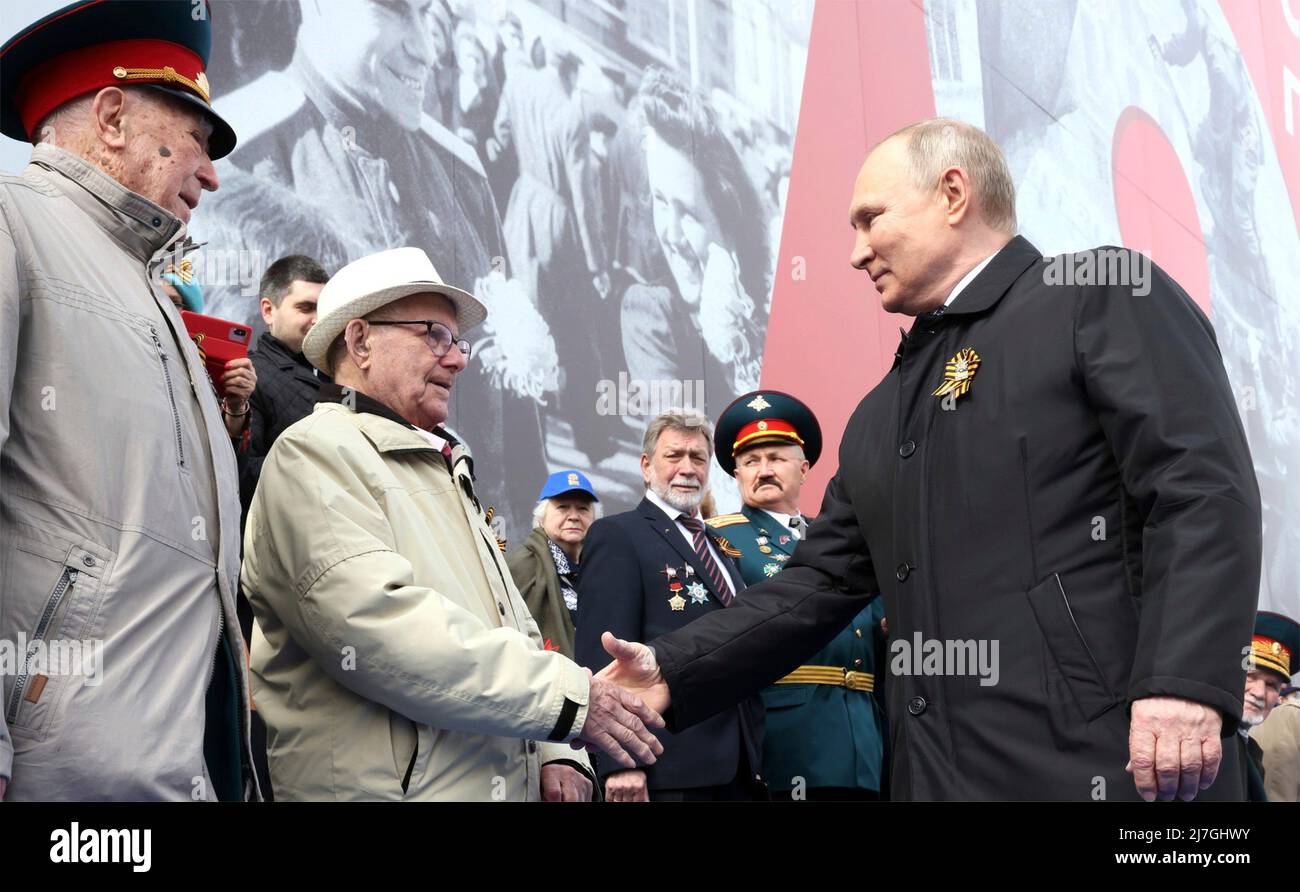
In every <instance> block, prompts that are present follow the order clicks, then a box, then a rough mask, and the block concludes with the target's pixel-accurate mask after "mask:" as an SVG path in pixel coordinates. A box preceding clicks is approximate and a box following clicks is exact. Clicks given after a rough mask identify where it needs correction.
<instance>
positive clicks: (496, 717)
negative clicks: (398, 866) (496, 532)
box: [242, 248, 663, 801]
mask: <svg viewBox="0 0 1300 892" xmlns="http://www.w3.org/2000/svg"><path fill="white" fill-rule="evenodd" d="M486 315H487V311H486V309H485V308H484V306H483V304H481V303H480V302H479V301H478V300H476V299H475V298H474V297H473V296H472V295H470V294H468V293H467V292H465V291H462V290H461V289H459V288H454V287H452V286H450V285H447V284H445V283H444V282H443V281H442V279H441V278H439V276H438V273H437V272H436V271H435V269H434V267H433V264H432V263H431V262H430V260H429V258H428V257H427V256H426V255H425V253H424V252H423V251H421V250H420V249H418V248H397V249H394V250H390V251H383V252H380V253H378V254H373V255H371V256H368V257H364V258H362V259H360V260H357V261H355V262H353V263H351V264H349V265H347V266H345V267H344V268H343V269H341V270H339V272H338V273H337V274H336V275H335V276H334V278H332V279H331V280H330V282H329V283H328V284H327V285H326V286H325V288H324V289H323V290H322V291H321V294H320V299H319V303H318V306H317V321H316V324H315V326H314V327H313V328H312V329H311V331H310V333H309V334H308V335H307V337H306V339H305V340H304V342H303V353H304V354H305V355H306V357H307V359H308V360H310V361H311V363H312V365H314V366H316V367H317V368H318V369H320V370H321V371H323V372H325V373H327V374H329V375H330V376H332V378H333V380H334V383H333V384H327V385H325V386H323V387H322V389H321V402H319V403H318V404H317V406H316V409H315V411H314V412H313V413H312V414H311V415H310V416H308V417H307V418H304V419H302V420H301V421H299V422H297V423H296V424H294V425H292V426H291V427H289V428H288V429H287V430H286V431H285V432H284V433H283V434H281V435H280V437H279V438H278V439H277V440H276V441H275V444H274V445H273V446H272V448H271V451H270V453H269V454H268V456H267V458H266V463H265V465H264V466H263V469H262V476H261V480H260V482H259V484H258V488H257V492H256V494H255V495H254V497H253V503H252V507H251V509H250V511H249V516H248V525H247V530H246V533H245V543H244V548H245V553H244V564H243V574H242V581H243V585H244V588H245V590H246V591H247V593H248V596H249V600H250V602H251V603H252V605H253V612H254V615H255V616H256V618H257V627H256V628H255V630H254V632H253V645H252V676H253V690H254V696H255V698H256V701H257V706H258V710H259V711H260V712H261V714H262V715H263V717H264V718H265V720H266V725H267V749H268V761H269V764H270V771H271V781H272V786H273V788H274V789H275V796H276V799H277V800H321V799H325V800H355V799H392V800H397V799H417V800H493V799H496V800H503V799H504V800H515V801H520V800H537V799H543V798H544V799H546V800H547V801H568V800H586V799H590V798H591V794H592V779H591V773H590V766H589V763H588V761H587V756H586V754H585V752H583V751H582V750H581V749H577V748H576V747H580V746H584V745H585V746H586V747H588V748H599V749H601V750H603V751H604V752H606V753H608V754H609V755H610V757H611V758H613V759H614V761H616V762H618V763H620V764H626V765H628V766H629V767H631V766H632V765H633V764H634V760H635V761H640V762H644V763H652V762H654V760H655V755H656V754H657V753H660V752H662V746H661V745H659V743H658V741H657V740H656V738H655V737H654V735H653V734H651V733H650V731H649V730H648V729H647V727H646V726H647V725H649V726H651V727H661V726H662V721H663V720H662V719H661V718H660V717H659V715H658V714H657V713H655V712H653V711H652V710H650V709H648V708H647V707H646V706H645V705H644V704H643V703H642V702H641V701H640V700H638V699H637V698H635V697H633V696H631V695H629V694H627V693H625V692H624V691H623V690H622V689H620V688H618V687H616V686H614V685H612V684H609V683H607V682H604V681H603V680H601V679H595V678H592V677H591V674H590V673H589V672H587V671H586V670H585V669H583V668H581V667H580V666H578V665H577V664H575V663H573V662H572V661H571V660H568V659H566V658H565V657H563V656H561V655H560V654H558V653H555V652H553V651H547V650H545V649H544V648H543V647H542V641H541V638H540V636H539V635H538V631H537V625H536V623H534V621H533V619H532V617H531V616H530V615H529V613H528V608H527V607H526V606H525V605H524V601H523V599H522V598H521V597H520V595H519V591H518V589H516V587H515V585H514V583H513V582H512V581H511V578H510V572H509V570H508V569H507V567H506V562H505V557H504V555H503V554H502V553H501V551H500V549H499V548H498V545H497V540H496V538H495V537H494V536H493V533H492V530H491V528H490V527H489V526H488V524H487V522H486V520H485V518H484V516H483V510H482V507H481V506H480V504H479V500H478V499H477V498H476V497H475V494H474V476H473V466H472V462H471V461H470V460H469V457H468V455H467V453H466V451H465V448H464V447H463V446H462V445H461V444H460V443H458V442H457V441H456V440H455V438H454V437H453V436H452V435H451V434H449V433H448V432H447V431H446V430H445V429H444V428H443V427H441V425H442V423H443V422H444V421H445V420H446V417H447V403H448V400H449V398H450V396H451V391H452V388H453V386H454V384H455V381H456V376H457V375H458V374H459V373H460V372H461V371H462V370H463V369H464V368H465V365H466V363H467V362H468V360H469V354H470V344H469V342H468V341H467V340H465V338H464V335H465V334H466V333H467V332H468V331H469V330H470V329H471V328H473V327H474V326H475V325H477V324H479V323H480V322H482V321H483V320H484V318H485V317H486ZM570 744H573V745H570Z"/></svg>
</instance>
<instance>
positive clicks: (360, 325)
mask: <svg viewBox="0 0 1300 892" xmlns="http://www.w3.org/2000/svg"><path fill="white" fill-rule="evenodd" d="M343 340H344V342H345V343H346V344H347V347H348V355H349V356H351V357H352V362H353V363H355V364H356V367H357V368H359V369H365V368H368V367H369V365H370V326H368V325H366V323H365V321H364V320H362V319H352V320H350V321H349V322H348V327H347V328H345V329H343Z"/></svg>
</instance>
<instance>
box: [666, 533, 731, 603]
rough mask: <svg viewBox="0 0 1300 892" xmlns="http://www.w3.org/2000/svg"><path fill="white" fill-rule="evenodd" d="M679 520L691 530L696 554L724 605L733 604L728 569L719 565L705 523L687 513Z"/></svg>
mask: <svg viewBox="0 0 1300 892" xmlns="http://www.w3.org/2000/svg"><path fill="white" fill-rule="evenodd" d="M677 522H678V523H680V524H681V525H682V526H684V527H686V529H688V530H690V531H691V536H692V537H693V538H694V540H695V556H696V557H698V558H699V559H700V563H702V564H703V565H704V571H705V572H706V573H708V574H709V582H711V583H713V590H714V591H715V592H717V595H718V598H719V599H720V600H721V601H722V606H724V607H727V606H729V605H730V604H731V587H730V586H729V585H727V574H726V571H725V570H723V569H722V567H720V566H718V562H717V560H715V559H714V557H713V552H712V551H711V550H710V549H709V539H708V537H707V536H705V535H704V523H703V522H702V521H701V520H700V519H699V518H698V517H691V516H689V515H686V514H682V515H680V516H679V517H678V518H677Z"/></svg>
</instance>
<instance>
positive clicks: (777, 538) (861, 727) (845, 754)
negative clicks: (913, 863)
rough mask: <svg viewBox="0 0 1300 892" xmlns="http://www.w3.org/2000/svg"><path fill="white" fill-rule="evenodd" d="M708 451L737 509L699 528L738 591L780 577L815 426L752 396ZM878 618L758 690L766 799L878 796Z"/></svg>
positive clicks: (799, 528) (769, 393)
mask: <svg viewBox="0 0 1300 892" xmlns="http://www.w3.org/2000/svg"><path fill="white" fill-rule="evenodd" d="M714 446H715V449H714V452H715V454H716V455H717V457H718V464H719V465H721V466H722V469H723V470H724V471H727V472H728V473H730V474H732V475H733V476H734V477H735V478H736V481H737V482H738V483H739V484H740V498H741V500H742V501H743V502H744V505H743V506H742V507H741V509H740V513H738V514H723V515H720V516H718V517H712V518H710V519H709V520H708V521H707V523H708V524H709V526H711V527H713V528H714V529H715V530H717V531H718V532H719V533H720V534H721V535H724V536H726V537H727V540H728V541H729V542H730V543H731V544H732V545H733V546H734V547H735V548H736V550H738V551H739V552H740V557H739V558H737V559H736V561H737V563H738V564H739V565H740V572H741V575H742V576H744V577H745V584H746V585H756V584H757V583H760V582H762V581H764V580H765V579H770V578H771V577H773V576H775V575H776V574H777V573H779V572H781V568H782V567H783V566H784V565H785V562H786V561H788V560H789V559H790V557H791V556H792V555H793V554H794V552H795V547H796V546H797V545H798V544H799V542H800V540H802V539H803V537H804V535H805V534H806V533H807V530H808V523H809V522H810V518H808V517H805V516H804V515H803V514H802V513H801V512H800V510H799V497H800V493H801V491H802V489H803V484H804V480H806V479H807V477H808V470H809V469H810V468H811V467H812V466H813V465H815V464H816V463H817V459H818V458H820V457H821V452H822V432H821V426H820V425H819V424H818V423H817V416H816V415H814V414H813V411H812V410H811V409H809V408H808V407H807V406H806V405H805V404H804V403H802V402H801V401H800V400H798V399H796V398H795V397H793V396H790V395H789V394H786V393H781V392H779V391H776V390H756V391H753V392H752V393H747V394H744V395H743V396H741V397H739V398H737V399H736V400H735V402H733V403H732V404H731V405H729V406H728V407H727V408H726V409H724V410H723V411H722V414H721V415H720V416H719V417H718V426H717V432H716V434H715V435H714ZM883 617H884V608H883V606H882V604H881V601H880V599H879V598H877V599H875V600H873V601H872V602H871V603H870V604H869V605H867V606H866V607H864V608H863V609H862V610H861V611H859V612H858V615H857V616H855V617H854V618H853V621H852V622H850V623H849V624H848V625H847V626H846V627H845V628H844V629H843V630H842V631H840V633H839V634H838V635H836V636H835V638H834V639H833V640H832V641H831V642H830V643H829V644H827V645H826V646H825V647H824V648H822V649H821V650H820V651H818V652H817V653H816V654H814V655H813V656H811V657H809V658H808V660H806V661H805V663H804V664H803V665H801V666H799V667H798V668H796V669H795V670H793V671H792V672H790V673H789V674H788V675H786V676H784V677H782V678H781V679H780V680H778V681H777V682H776V684H774V685H772V686H770V687H768V688H767V689H765V690H764V691H763V705H764V706H765V707H766V708H767V730H766V734H765V735H764V740H763V773H764V774H765V775H766V776H767V779H768V785H769V788H770V789H771V790H772V792H773V798H787V797H788V798H794V799H814V800H816V799H876V798H879V795H880V789H881V770H882V764H883V761H884V759H883V754H884V739H885V734H884V728H885V721H884V712H883V711H882V709H881V706H880V703H879V702H877V700H876V694H875V691H876V689H877V685H878V683H879V681H880V678H881V673H880V672H878V669H879V667H880V666H881V665H883V657H884V653H885V641H884V638H885V632H884V628H883V627H882V619H883Z"/></svg>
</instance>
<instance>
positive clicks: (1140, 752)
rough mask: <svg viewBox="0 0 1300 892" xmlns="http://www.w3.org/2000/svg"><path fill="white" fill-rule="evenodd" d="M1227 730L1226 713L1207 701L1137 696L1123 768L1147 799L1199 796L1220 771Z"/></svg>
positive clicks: (1191, 797) (1131, 715) (1187, 798)
mask: <svg viewBox="0 0 1300 892" xmlns="http://www.w3.org/2000/svg"><path fill="white" fill-rule="evenodd" d="M1222 730H1223V716H1222V715H1221V714H1220V713H1219V711H1218V710H1217V709H1214V708H1213V707H1210V706H1206V705H1205V704H1203V703H1196V702H1195V701H1192V700H1184V699H1182V698H1180V697H1145V698H1143V699H1141V700H1135V701H1133V709H1132V711H1131V714H1130V722H1129V732H1128V751H1129V763H1128V765H1126V766H1124V770H1125V771H1127V772H1129V773H1130V774H1132V775H1133V782H1134V783H1135V784H1136V785H1137V789H1138V793H1139V794H1140V795H1141V796H1142V798H1143V799H1145V800H1146V801H1147V802H1151V801H1153V800H1154V799H1156V798H1157V797H1159V798H1160V799H1162V800H1169V799H1173V798H1174V796H1178V798H1180V799H1183V800H1191V799H1194V798H1196V794H1197V793H1198V792H1199V791H1201V790H1204V789H1206V788H1207V787H1209V786H1210V784H1212V783H1214V779H1215V777H1217V776H1218V774H1219V764H1220V762H1222V760H1223V744H1222V742H1221V741H1220V738H1219V735H1220V732H1221V731H1222Z"/></svg>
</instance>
